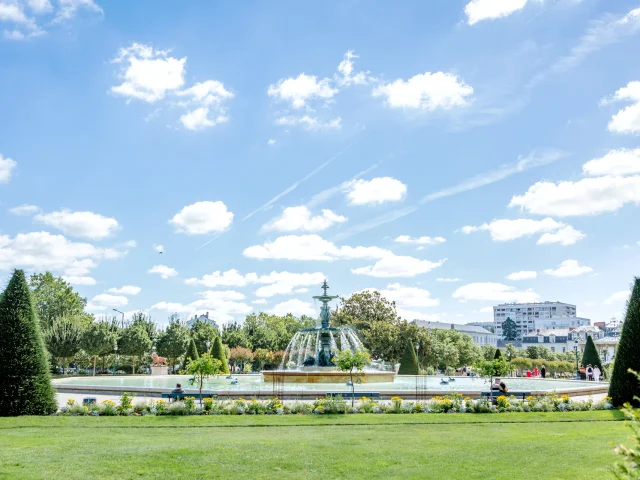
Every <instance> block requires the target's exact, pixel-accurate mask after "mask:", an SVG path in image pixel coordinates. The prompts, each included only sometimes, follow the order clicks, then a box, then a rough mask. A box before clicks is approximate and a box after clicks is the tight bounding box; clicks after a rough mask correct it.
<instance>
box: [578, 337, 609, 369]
mask: <svg viewBox="0 0 640 480" xmlns="http://www.w3.org/2000/svg"><path fill="white" fill-rule="evenodd" d="M582 365H584V366H585V367H586V366H587V365H591V366H592V367H593V368H596V366H597V367H598V368H599V369H600V371H601V372H602V371H604V368H602V361H601V360H600V354H599V353H598V350H597V349H596V345H595V343H593V339H592V338H591V337H590V336H587V343H586V344H585V346H584V352H583V353H582Z"/></svg>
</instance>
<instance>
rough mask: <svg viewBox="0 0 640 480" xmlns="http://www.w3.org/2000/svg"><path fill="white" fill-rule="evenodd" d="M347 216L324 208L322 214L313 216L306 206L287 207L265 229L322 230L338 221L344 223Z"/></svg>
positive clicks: (285, 230)
mask: <svg viewBox="0 0 640 480" xmlns="http://www.w3.org/2000/svg"><path fill="white" fill-rule="evenodd" d="M346 221H347V218H346V217H343V216H342V215H337V214H335V213H334V212H332V211H331V210H322V215H316V216H313V215H312V214H311V211H310V210H309V209H308V208H307V207H305V206H299V207H287V208H285V209H284V211H283V212H282V214H281V215H280V216H279V217H277V218H275V219H273V220H272V221H271V222H269V223H267V224H266V225H264V226H263V227H262V228H263V230H265V231H269V230H276V231H279V232H293V231H296V230H300V231H303V232H320V231H322V230H326V229H327V228H329V227H331V226H332V225H334V224H336V223H344V222H346Z"/></svg>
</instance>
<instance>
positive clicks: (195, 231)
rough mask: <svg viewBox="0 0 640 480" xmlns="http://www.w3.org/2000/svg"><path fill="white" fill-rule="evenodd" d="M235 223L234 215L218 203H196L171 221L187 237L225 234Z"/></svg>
mask: <svg viewBox="0 0 640 480" xmlns="http://www.w3.org/2000/svg"><path fill="white" fill-rule="evenodd" d="M232 221H233V213H231V212H229V211H228V210H227V206H226V205H225V204H224V203H222V202H220V201H218V202H196V203H193V204H191V205H187V206H186V207H184V208H183V209H182V210H180V212H178V213H176V214H175V215H174V217H173V218H172V219H171V220H169V223H171V224H173V226H174V227H175V228H176V230H177V231H178V232H181V233H186V234H187V235H203V234H206V233H214V232H224V231H225V230H226V229H227V228H229V226H230V225H231V222H232Z"/></svg>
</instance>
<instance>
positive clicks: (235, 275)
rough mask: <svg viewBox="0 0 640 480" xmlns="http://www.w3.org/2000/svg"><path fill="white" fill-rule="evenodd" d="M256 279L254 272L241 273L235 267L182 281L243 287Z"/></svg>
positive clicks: (188, 283)
mask: <svg viewBox="0 0 640 480" xmlns="http://www.w3.org/2000/svg"><path fill="white" fill-rule="evenodd" d="M257 281H258V275H257V274H255V273H248V274H247V275H243V274H241V273H240V272H238V271H237V270H236V269H231V270H227V271H226V272H220V271H217V272H213V273H211V274H207V275H204V276H203V277H202V278H188V279H186V280H185V281H184V283H186V284H187V285H204V286H205V287H210V288H214V287H219V286H226V287H244V286H245V285H248V284H249V283H255V282H257Z"/></svg>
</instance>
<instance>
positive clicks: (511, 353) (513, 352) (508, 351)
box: [504, 343, 518, 361]
mask: <svg viewBox="0 0 640 480" xmlns="http://www.w3.org/2000/svg"><path fill="white" fill-rule="evenodd" d="M504 353H505V355H506V357H507V360H508V361H511V360H513V359H514V358H516V357H517V356H518V350H517V349H516V347H514V346H513V345H512V344H510V343H507V346H506V347H505V348H504Z"/></svg>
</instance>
